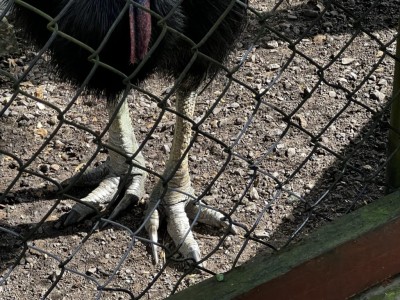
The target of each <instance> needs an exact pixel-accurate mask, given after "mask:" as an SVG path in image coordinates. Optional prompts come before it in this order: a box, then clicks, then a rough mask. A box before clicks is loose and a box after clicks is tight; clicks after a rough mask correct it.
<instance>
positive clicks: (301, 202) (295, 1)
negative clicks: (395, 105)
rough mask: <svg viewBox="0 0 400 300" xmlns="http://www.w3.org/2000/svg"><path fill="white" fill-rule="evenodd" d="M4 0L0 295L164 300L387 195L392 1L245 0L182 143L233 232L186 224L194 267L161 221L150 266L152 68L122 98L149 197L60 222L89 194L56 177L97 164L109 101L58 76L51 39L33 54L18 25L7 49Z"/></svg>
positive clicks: (167, 106) (162, 106) (170, 108)
mask: <svg viewBox="0 0 400 300" xmlns="http://www.w3.org/2000/svg"><path fill="white" fill-rule="evenodd" d="M28 2H29V1H28ZM65 2H68V1H65ZM72 2H73V1H69V2H68V3H72ZM172 2H174V1H172ZM175 2H176V3H179V1H175ZM227 2H229V1H228V0H227ZM233 2H234V1H233ZM14 3H15V4H17V5H25V4H26V3H25V2H23V1H17V0H15V1H10V3H9V4H7V3H3V5H2V9H1V11H0V12H1V16H2V17H5V18H6V19H7V20H8V21H5V19H4V21H3V22H2V23H1V25H2V26H5V27H7V28H8V29H7V30H3V29H1V31H0V34H1V35H2V39H3V37H4V41H9V42H8V44H9V46H10V47H8V48H7V47H6V48H7V49H6V51H4V52H0V55H1V60H0V95H1V99H0V174H1V181H0V232H1V233H0V295H1V296H0V298H1V299H28V298H33V299H36V298H45V297H48V298H49V299H82V298H83V297H87V298H90V299H91V298H96V299H98V298H103V299H129V298H140V297H143V298H145V299H161V298H165V297H167V296H168V295H170V294H172V293H175V292H176V291H179V290H181V289H184V288H186V287H188V286H190V285H192V284H194V283H196V282H199V281H201V280H204V279H205V278H207V277H209V276H211V275H213V274H216V273H223V272H226V271H229V270H230V269H232V268H234V267H236V266H238V265H241V264H242V263H244V262H246V261H248V260H249V259H250V258H252V257H254V256H255V255H269V254H270V253H272V252H274V251H279V250H280V249H282V248H284V247H285V246H287V245H288V244H293V243H296V242H297V241H299V240H301V239H302V237H304V236H305V235H307V234H308V233H310V232H311V231H312V230H313V229H315V228H317V227H320V226H323V224H325V223H327V222H329V221H331V220H333V219H336V218H338V217H340V216H341V215H343V214H346V213H348V212H350V211H353V210H355V209H357V208H359V207H361V206H364V205H367V204H368V203H370V202H371V201H374V200H376V199H378V198H379V197H381V196H382V195H384V193H385V190H386V188H387V187H386V185H385V171H386V166H387V153H386V148H387V135H388V129H389V122H388V120H389V107H390V104H391V99H392V86H393V80H394V79H393V73H394V64H395V61H396V56H395V53H396V50H395V49H396V39H397V36H398V31H397V28H398V27H397V24H398V21H399V16H400V2H399V1H397V0H393V1H377V0H341V1H339V0H334V1H302V0H286V1H283V0H281V1H278V0H276V1H272V0H271V1H270V0H253V1H250V3H249V4H248V7H247V9H248V20H247V23H246V25H245V27H244V29H243V33H242V34H241V36H240V37H239V38H238V41H237V42H236V43H235V46H234V49H233V50H232V51H231V53H230V56H229V57H228V59H227V61H225V62H223V63H222V64H221V69H220V72H219V73H218V74H217V75H216V76H213V77H212V78H208V79H207V80H205V82H204V85H203V86H202V90H201V92H200V94H199V96H198V103H197V105H196V108H195V116H194V119H193V120H191V123H192V125H193V126H192V140H191V144H190V149H189V150H190V151H189V167H190V173H191V180H192V185H193V188H194V189H195V195H196V196H197V199H198V200H202V201H203V203H205V204H206V205H207V207H210V208H212V209H215V210H218V211H220V212H222V213H223V214H224V215H225V216H226V217H227V219H228V220H229V222H230V223H231V224H232V223H233V224H235V225H236V226H237V227H238V233H237V234H235V235H233V234H230V233H229V232H228V230H226V229H217V228H214V227H212V226H208V225H203V224H196V222H194V226H193V232H194V236H195V238H196V240H197V242H198V243H199V246H200V249H201V254H202V257H203V259H204V263H203V265H202V266H199V265H197V264H191V263H188V262H187V261H185V260H184V259H183V258H182V257H181V256H180V255H179V253H178V252H177V251H176V247H175V245H174V243H173V242H172V241H171V239H170V238H169V236H168V233H167V231H166V224H165V223H161V225H160V229H159V243H160V244H161V246H162V247H161V248H162V250H161V258H162V259H161V262H160V263H159V264H158V265H154V264H153V263H152V258H151V253H150V250H149V249H150V244H151V241H150V240H149V238H148V235H147V233H146V232H145V230H144V221H145V220H144V217H143V216H144V211H145V208H146V202H147V200H148V199H149V195H150V194H151V190H152V188H153V187H154V185H155V183H156V181H157V180H158V178H160V177H162V174H163V171H164V166H165V162H166V160H167V157H168V154H169V152H170V149H171V143H172V135H173V129H174V124H175V115H176V111H175V108H174V107H175V106H174V105H173V103H174V102H175V93H174V91H175V88H174V82H175V81H174V80H173V79H171V78H166V77H163V76H158V74H157V72H156V73H154V74H152V75H150V76H148V77H147V79H146V80H145V81H144V82H143V83H141V84H140V85H139V86H132V88H131V91H130V93H126V94H124V95H123V96H121V97H120V99H119V100H121V99H123V98H127V99H128V103H129V107H130V114H131V118H132V120H133V124H134V127H135V129H136V135H137V139H138V141H139V143H140V148H141V149H142V152H143V155H144V157H145V159H146V162H147V163H146V170H147V171H148V173H149V176H148V180H147V182H146V192H145V195H144V199H142V200H140V201H139V203H137V204H136V205H134V206H133V207H132V208H129V209H127V210H126V213H124V214H122V215H121V216H119V217H118V218H116V219H115V220H114V221H112V222H111V221H107V226H105V227H104V228H102V227H101V226H99V224H100V222H102V221H104V220H107V217H108V215H109V210H106V211H105V212H101V213H100V214H98V215H96V216H94V217H92V218H88V219H86V220H84V221H82V222H81V223H79V224H77V225H75V226H70V227H67V228H58V226H55V225H56V224H57V223H58V222H57V220H58V219H59V218H60V217H61V216H62V215H64V214H66V213H68V211H70V209H71V207H72V206H73V205H74V203H76V201H79V199H81V198H83V197H84V196H86V195H87V194H88V193H90V191H91V189H90V188H88V187H82V188H72V189H66V190H65V189H64V187H62V186H61V182H62V181H63V180H65V179H67V178H69V177H71V176H72V175H73V174H75V173H78V172H79V171H80V170H82V168H84V169H85V168H88V167H94V166H98V165H100V164H101V163H102V162H104V161H105V160H106V158H107V154H108V152H109V150H110V149H109V148H108V146H107V145H108V144H107V129H108V127H109V124H108V117H107V114H106V109H105V107H106V104H105V103H106V101H105V100H104V99H101V98H102V97H95V96H93V95H90V94H88V93H86V92H85V86H81V87H76V86H74V85H72V84H70V83H69V82H64V81H62V80H60V79H59V77H58V76H57V75H56V72H54V70H53V69H52V66H51V63H50V61H51V53H49V52H48V51H46V49H47V47H48V46H49V45H46V46H45V47H44V48H39V49H38V48H34V47H32V45H31V44H30V43H28V42H27V41H26V40H24V38H23V36H24V35H23V32H20V31H19V30H18V28H16V29H15V34H16V36H17V40H18V44H19V47H18V49H15V47H14V46H13V45H14V44H12V43H13V42H12V39H13V35H14V30H9V26H10V25H9V24H13V21H14V18H15V16H13V15H12V14H10V11H11V7H12V4H14ZM127 3H129V2H127ZM67 5H69V4H67ZM31 9H32V10H33V11H34V12H35V13H38V14H40V13H41V12H40V11H38V10H37V9H35V8H34V7H32V8H31ZM210 9H211V8H210ZM53 17H54V16H53ZM223 17H224V16H221V18H223ZM46 18H47V19H48V21H49V30H50V31H51V32H52V35H54V36H56V35H63V33H62V32H59V31H58V29H57V26H56V25H57V19H51V17H49V16H46ZM5 27H3V28H5ZM166 30H170V29H169V28H168V26H167V27H166ZM6 36H7V38H6ZM63 38H65V39H72V38H73V37H71V36H68V35H64V36H63ZM51 42H52V39H51V38H50V39H49V41H48V43H51ZM78 43H79V42H78ZM81 46H82V47H85V45H81ZM199 55H202V54H201V52H200V54H199ZM398 59H399V58H397V60H398ZM97 63H99V64H101V57H100V61H96V59H95V61H94V64H97ZM109 67H110V66H109ZM111 67H112V66H111ZM89 76H90V75H89ZM123 188H124V187H123V185H121V187H120V189H121V190H122V189H123ZM196 269H197V270H200V271H197V272H196V271H195V270H196Z"/></svg>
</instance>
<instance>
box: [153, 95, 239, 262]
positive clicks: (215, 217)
mask: <svg viewBox="0 0 400 300" xmlns="http://www.w3.org/2000/svg"><path fill="white" fill-rule="evenodd" d="M196 96H197V94H196V93H195V92H192V93H191V94H190V96H189V97H186V96H185V94H184V93H180V94H178V95H177V100H176V110H177V112H178V113H180V114H181V115H183V116H185V117H187V118H189V119H193V113H194V107H195V101H196ZM191 131H192V129H191V123H190V122H188V121H186V120H184V119H183V118H182V117H180V116H176V123H175V132H174V137H173V142H172V147H171V152H170V155H169V159H168V161H167V163H166V168H165V171H164V173H163V179H164V180H165V181H166V185H163V182H162V180H160V181H159V182H158V183H157V185H156V187H155V188H154V190H153V193H152V194H151V196H150V202H149V205H148V208H147V211H146V220H147V219H148V222H147V223H146V230H147V232H148V233H149V236H150V240H151V241H152V242H155V243H157V241H158V234H157V229H158V224H159V220H158V219H159V212H160V214H161V215H162V216H164V215H165V216H166V217H167V223H168V225H167V230H168V233H169V235H170V236H171V238H172V239H173V241H174V243H175V245H176V246H177V247H179V252H181V253H182V255H183V256H184V257H185V258H192V259H194V260H195V261H196V262H198V261H199V260H200V259H201V254H200V249H199V246H198V244H197V242H196V240H195V239H194V237H193V233H192V231H191V230H190V223H189V218H191V219H193V218H195V217H196V216H197V219H196V220H197V221H198V222H202V223H206V224H209V225H213V226H216V227H224V228H228V227H229V223H228V222H227V221H223V218H224V216H223V215H222V214H221V213H219V212H217V211H215V210H212V209H209V208H205V207H202V208H201V206H200V205H198V203H197V201H195V200H194V199H195V198H194V196H193V195H194V190H193V188H192V185H191V181H190V175H189V164H188V157H187V155H185V153H186V151H187V147H188V146H189V144H190V140H191ZM183 156H184V158H183V159H182V157H183ZM181 160H182V162H181V164H180V165H179V167H178V168H177V169H176V167H177V165H178V164H179V162H180V161H181ZM175 169H176V172H175V173H174V174H173V171H175ZM164 188H167V191H166V193H165V195H164V198H163V199H162V201H161V202H160V205H159V206H158V207H156V205H157V203H158V202H159V199H160V197H161V195H162V194H163V191H164ZM189 195H192V196H189ZM188 217H189V218H188ZM230 229H231V231H232V232H233V233H235V228H234V226H231V227H230ZM157 248H158V247H157V246H156V245H155V244H154V243H152V252H153V256H154V260H155V262H156V263H157V262H158V254H157V252H158V249H157Z"/></svg>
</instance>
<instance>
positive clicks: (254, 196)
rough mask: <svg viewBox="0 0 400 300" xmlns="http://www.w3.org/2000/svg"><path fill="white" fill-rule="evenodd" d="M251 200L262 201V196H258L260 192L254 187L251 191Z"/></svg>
mask: <svg viewBox="0 0 400 300" xmlns="http://www.w3.org/2000/svg"><path fill="white" fill-rule="evenodd" d="M250 199H251V200H259V199H260V195H259V194H258V192H257V190H256V188H255V187H254V186H253V187H252V188H251V189H250Z"/></svg>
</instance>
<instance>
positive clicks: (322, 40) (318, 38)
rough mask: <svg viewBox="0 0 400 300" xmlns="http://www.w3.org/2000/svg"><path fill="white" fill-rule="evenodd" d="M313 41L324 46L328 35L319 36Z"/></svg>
mask: <svg viewBox="0 0 400 300" xmlns="http://www.w3.org/2000/svg"><path fill="white" fill-rule="evenodd" d="M313 41H314V43H315V44H323V43H324V42H325V41H326V35H324V34H317V35H316V36H315V37H314V38H313Z"/></svg>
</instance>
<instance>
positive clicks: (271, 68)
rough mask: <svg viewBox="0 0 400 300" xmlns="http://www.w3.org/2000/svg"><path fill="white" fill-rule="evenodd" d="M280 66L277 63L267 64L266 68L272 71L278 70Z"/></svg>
mask: <svg viewBox="0 0 400 300" xmlns="http://www.w3.org/2000/svg"><path fill="white" fill-rule="evenodd" d="M280 67H281V66H280V65H279V64H270V65H268V67H267V69H268V70H269V71H274V70H278V69H279V68H280Z"/></svg>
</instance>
